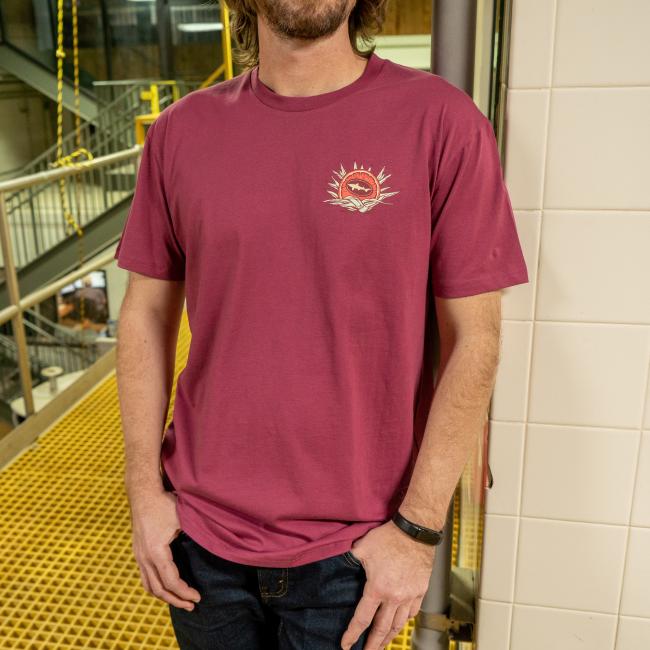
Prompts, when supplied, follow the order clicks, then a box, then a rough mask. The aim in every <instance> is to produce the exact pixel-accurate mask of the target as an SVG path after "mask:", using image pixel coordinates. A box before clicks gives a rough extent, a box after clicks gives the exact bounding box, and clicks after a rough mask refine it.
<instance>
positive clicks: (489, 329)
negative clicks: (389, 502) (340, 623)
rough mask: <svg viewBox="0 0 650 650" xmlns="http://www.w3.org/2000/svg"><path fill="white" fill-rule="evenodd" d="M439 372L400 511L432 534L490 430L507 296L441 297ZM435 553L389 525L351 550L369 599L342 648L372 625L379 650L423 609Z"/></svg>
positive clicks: (372, 648)
mask: <svg viewBox="0 0 650 650" xmlns="http://www.w3.org/2000/svg"><path fill="white" fill-rule="evenodd" d="M435 300H436V312H437V315H438V328H439V332H440V368H439V371H438V377H439V378H438V381H437V383H436V390H435V393H434V396H433V400H432V402H431V408H430V411H429V416H428V420H427V425H426V428H425V431H424V436H423V439H422V443H421V445H420V450H419V452H418V457H417V459H416V462H415V466H414V467H413V473H412V475H411V480H410V482H409V487H408V490H407V492H406V495H405V496H404V499H403V500H402V504H401V506H400V508H399V511H400V512H401V513H402V514H403V515H404V516H405V517H406V518H407V519H410V520H412V521H413V522H415V523H417V524H421V525H423V526H426V527H428V528H436V529H440V528H442V527H443V525H444V523H445V519H446V515H447V509H448V506H449V502H450V501H451V496H452V494H453V492H454V489H455V488H456V484H457V483H458V479H459V478H460V475H461V473H462V471H463V468H464V467H465V463H466V462H467V459H468V458H469V455H470V453H471V451H472V449H473V447H474V445H476V442H477V438H478V433H479V432H480V431H481V430H482V427H483V425H484V423H485V415H486V411H487V408H488V404H489V400H490V396H491V394H492V390H493V388H494V381H495V378H496V368H497V363H498V357H499V343H500V327H501V292H500V291H490V292H485V293H481V294H477V295H474V296H466V297H463V298H445V299H443V298H439V297H436V299H435ZM436 548H437V547H436V546H430V545H428V544H423V543H422V542H419V541H417V540H414V539H413V538H412V537H410V536H409V535H407V534H406V533H405V532H404V531H402V530H401V529H400V528H399V527H398V526H397V525H396V524H395V523H394V522H393V521H391V520H389V521H387V522H386V523H384V524H382V525H381V526H377V527H376V528H373V529H371V530H370V531H368V532H367V533H366V534H365V535H364V536H363V537H361V539H359V540H356V541H355V543H354V544H353V545H352V552H353V554H354V555H355V556H356V557H357V558H358V559H359V561H360V562H361V564H362V565H363V567H364V569H365V570H366V575H367V580H366V584H365V586H364V591H363V595H362V597H361V600H360V601H359V603H358V605H357V608H356V610H355V613H354V616H353V617H352V620H351V621H350V623H349V625H348V629H347V630H346V632H345V633H344V635H343V638H342V639H341V648H343V650H349V648H351V646H352V645H353V644H354V643H355V642H356V641H357V639H358V638H359V636H360V635H361V633H362V632H363V631H364V630H365V629H366V628H367V627H369V626H371V625H372V627H371V630H370V634H369V635H368V638H367V640H366V643H365V645H364V648H365V650H380V649H381V648H384V647H385V646H386V645H388V644H389V643H390V642H391V640H392V639H393V638H394V637H395V636H396V635H397V634H398V632H399V631H400V630H401V629H402V628H403V627H404V624H405V623H406V621H407V620H408V619H409V618H411V617H413V616H415V615H416V614H417V613H418V611H419V610H420V606H421V604H422V600H423V599H424V596H425V594H426V592H427V589H428V587H429V581H430V579H431V572H432V569H433V562H434V558H435V553H436Z"/></svg>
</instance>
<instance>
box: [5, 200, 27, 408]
mask: <svg viewBox="0 0 650 650" xmlns="http://www.w3.org/2000/svg"><path fill="white" fill-rule="evenodd" d="M0 243H1V244H2V256H3V259H4V272H5V282H6V283H7V293H8V294H9V301H10V303H11V304H12V305H14V306H16V307H18V311H17V312H16V313H15V314H14V315H13V316H12V318H11V324H12V329H13V334H14V340H15V341H16V348H17V351H18V370H19V371H20V383H21V385H22V389H23V402H24V404H25V417H28V416H30V415H33V414H34V412H35V409H34V395H33V394H32V371H31V367H30V363H29V355H28V353H27V338H26V337H25V328H24V326H23V312H22V309H20V289H19V287H18V276H17V275H16V266H15V265H14V257H13V252H12V249H11V236H10V233H9V224H8V223H7V209H6V204H5V195H4V192H0Z"/></svg>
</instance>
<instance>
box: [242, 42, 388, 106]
mask: <svg viewBox="0 0 650 650" xmlns="http://www.w3.org/2000/svg"><path fill="white" fill-rule="evenodd" d="M384 61H385V59H383V58H382V57H380V56H378V55H377V54H375V52H373V53H372V54H371V55H370V57H369V59H368V61H367V63H366V67H365V68H364V69H363V72H362V73H361V76H359V77H357V78H356V79H355V80H354V81H353V82H352V83H349V84H348V85H347V86H343V87H342V88H339V89H338V90H332V91H330V92H328V93H320V94H319V95H306V96H290V95H279V94H278V93H276V92H275V91H274V90H271V88H269V87H268V86H267V85H265V84H264V83H262V82H261V81H260V80H259V77H258V76H257V75H258V68H259V66H258V65H256V66H255V67H254V68H252V69H251V70H250V72H249V74H250V83H251V88H252V90H253V92H254V93H255V95H256V96H257V98H258V99H259V100H260V101H261V102H263V103H265V104H266V105H267V106H271V107H272V108H277V109H280V110H283V111H306V110H309V109H311V108H319V107H321V106H326V105H327V104H330V103H331V102H334V101H336V100H338V99H341V98H342V97H345V96H346V95H350V94H352V93H354V92H357V91H358V90H361V89H362V88H364V87H365V86H368V85H369V84H370V83H371V82H372V81H373V79H375V77H376V76H377V75H378V73H379V71H380V70H381V69H382V67H383V64H384Z"/></svg>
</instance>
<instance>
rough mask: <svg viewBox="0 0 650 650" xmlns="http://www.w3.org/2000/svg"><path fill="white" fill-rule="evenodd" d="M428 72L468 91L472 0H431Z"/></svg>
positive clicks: (470, 89)
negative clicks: (431, 40) (429, 67)
mask: <svg viewBox="0 0 650 650" xmlns="http://www.w3.org/2000/svg"><path fill="white" fill-rule="evenodd" d="M432 16H433V18H432V20H433V24H432V32H431V33H432V37H433V42H432V44H431V71H432V72H434V73H435V74H439V75H440V76H441V77H444V78H445V79H446V80H447V81H450V82H451V83H453V84H454V85H455V86H458V87H459V88H462V89H463V90H464V91H465V92H467V93H468V94H470V95H471V94H472V92H473V90H474V88H473V86H474V44H475V42H476V0H434V1H433V11H432Z"/></svg>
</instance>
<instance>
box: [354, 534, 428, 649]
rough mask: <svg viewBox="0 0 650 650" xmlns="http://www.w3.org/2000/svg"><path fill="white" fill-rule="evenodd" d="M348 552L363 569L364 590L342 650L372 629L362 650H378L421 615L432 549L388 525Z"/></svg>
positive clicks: (367, 536) (359, 541)
mask: <svg viewBox="0 0 650 650" xmlns="http://www.w3.org/2000/svg"><path fill="white" fill-rule="evenodd" d="M351 550H352V553H353V555H354V556H355V557H356V558H357V559H358V560H359V561H360V562H361V564H362V565H363V568H364V569H365V572H366V584H365V586H364V590H363V595H362V596H361V599H360V600H359V603H358V604H357V608H356V610H355V612H354V616H353V617H352V620H351V621H350V623H349V625H348V628H347V630H346V631H345V634H343V637H342V638H341V648H342V649H343V650H349V649H350V648H351V647H352V645H353V644H354V643H355V642H356V641H357V640H358V638H359V637H360V636H361V634H362V633H363V631H364V630H365V629H366V628H367V627H368V626H369V625H370V624H372V628H371V630H370V634H369V635H368V639H367V641H366V643H365V645H364V650H382V649H383V648H384V647H385V646H387V645H388V644H389V643H390V642H391V641H392V640H393V639H394V638H395V637H396V636H397V634H398V633H399V632H400V631H401V629H402V628H403V627H404V625H405V624H406V622H407V621H408V619H409V618H412V617H413V616H415V615H416V614H417V613H418V612H419V611H420V605H421V604H422V600H423V598H424V596H425V594H426V592H427V589H428V588H429V580H430V578H431V572H432V570H433V562H434V559H435V551H436V547H435V546H431V545H429V544H425V543H423V542H419V541H417V540H415V539H412V538H411V537H409V536H408V535H407V534H406V533H405V532H404V531H402V530H400V529H399V528H398V527H397V525H396V524H395V523H394V522H392V521H387V522H386V523H384V524H382V525H381V526H377V527H376V528H373V529H371V530H369V531H368V532H367V533H366V534H365V535H364V536H363V537H361V538H359V539H358V540H356V541H355V543H354V544H353V546H352V549H351Z"/></svg>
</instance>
